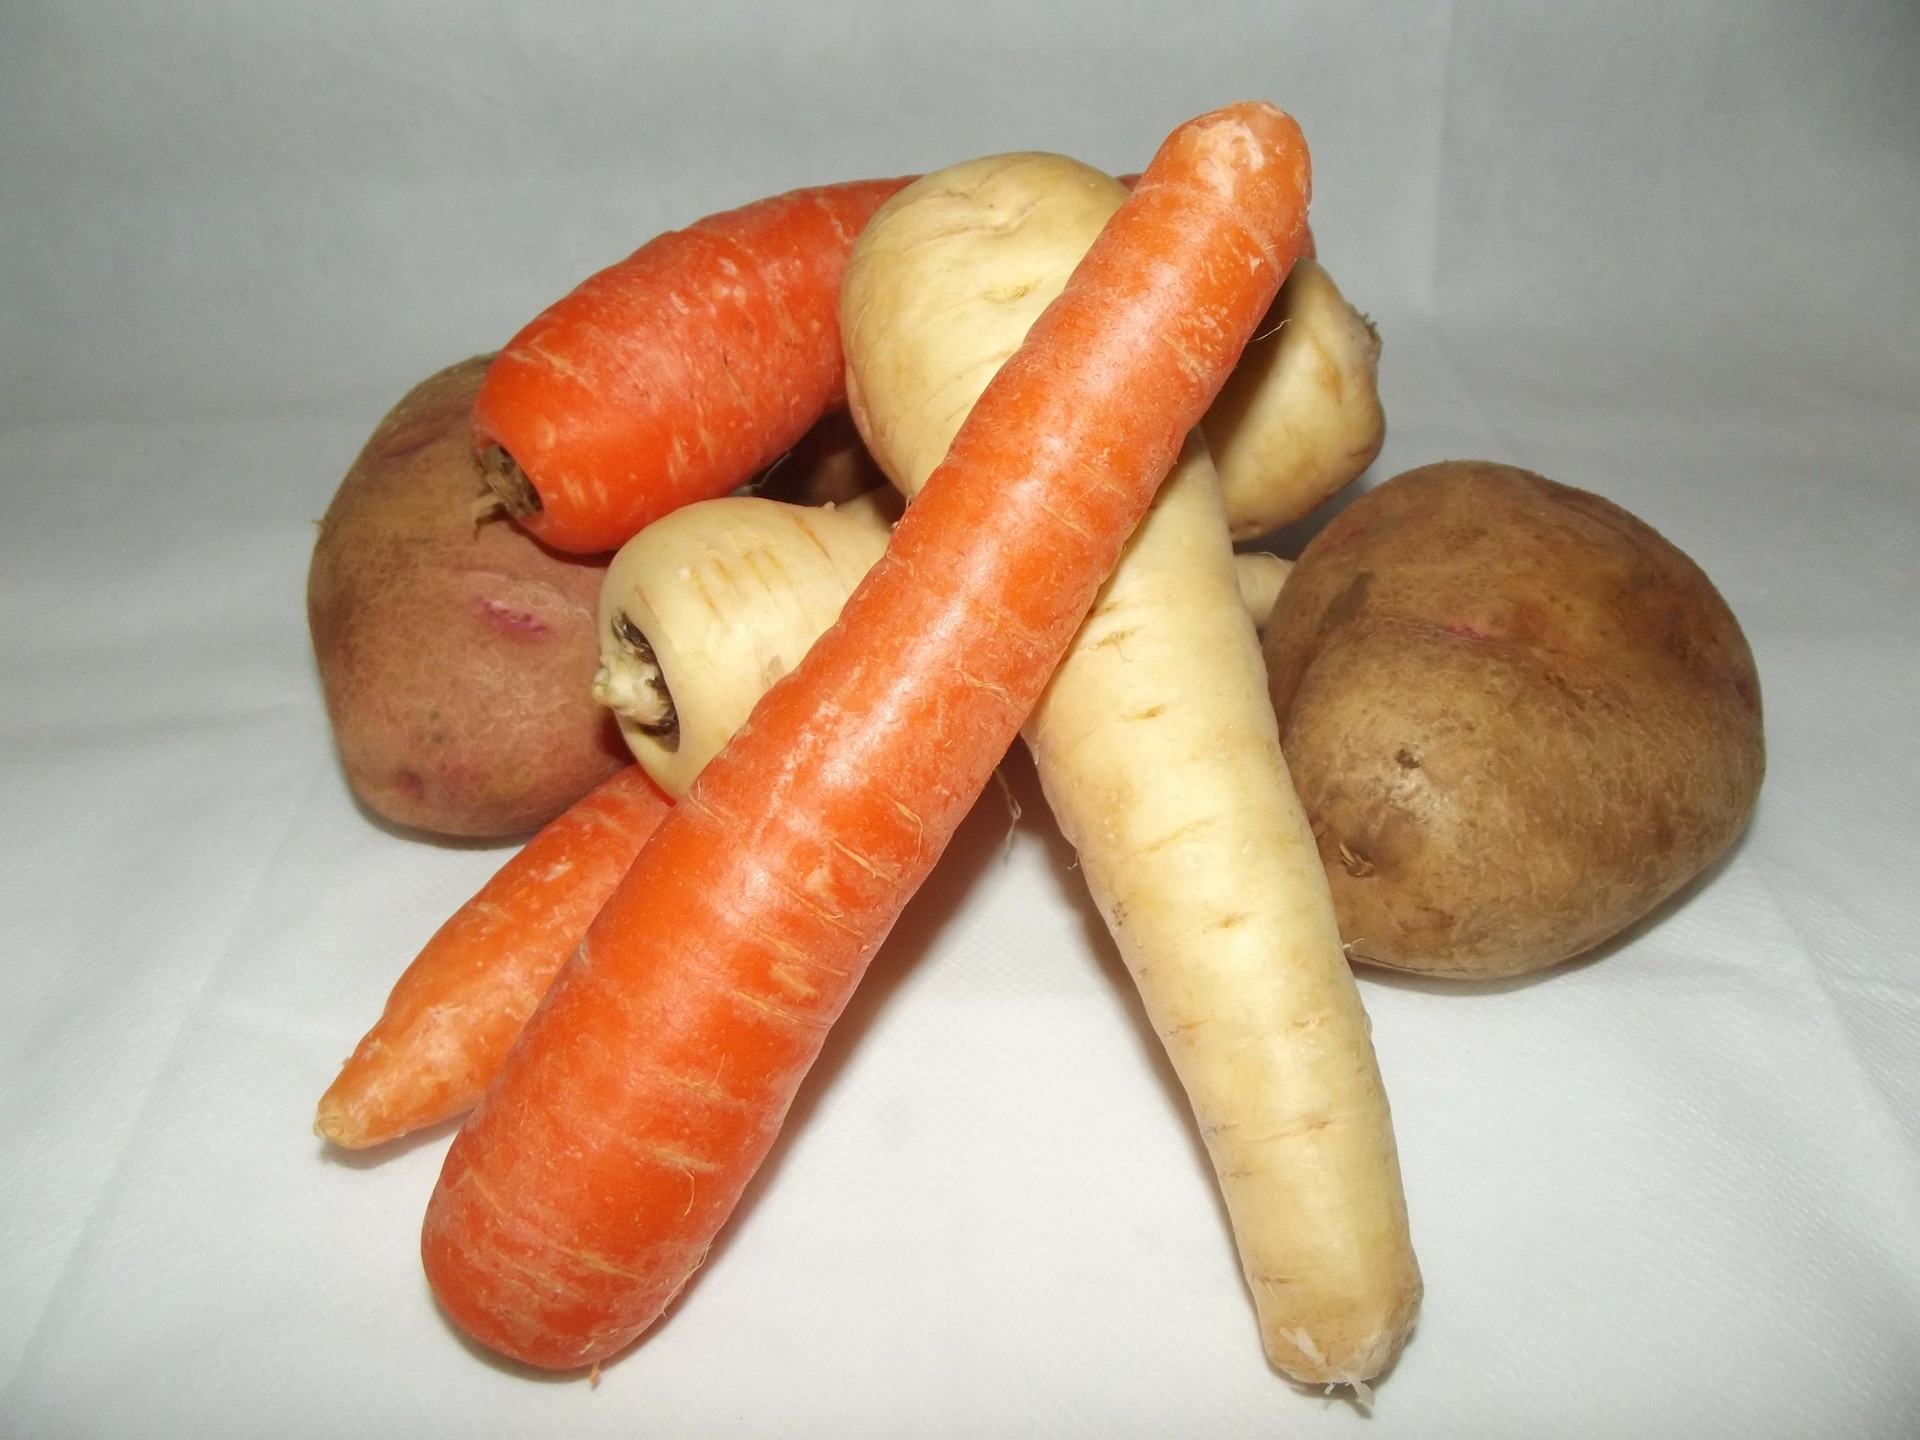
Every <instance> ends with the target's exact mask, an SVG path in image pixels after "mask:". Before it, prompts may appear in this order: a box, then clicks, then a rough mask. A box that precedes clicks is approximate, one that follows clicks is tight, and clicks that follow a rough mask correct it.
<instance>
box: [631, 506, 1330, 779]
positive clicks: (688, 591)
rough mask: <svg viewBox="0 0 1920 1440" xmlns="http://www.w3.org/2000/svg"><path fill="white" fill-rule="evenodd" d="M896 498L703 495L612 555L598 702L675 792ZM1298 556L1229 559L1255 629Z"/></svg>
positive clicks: (865, 559)
mask: <svg viewBox="0 0 1920 1440" xmlns="http://www.w3.org/2000/svg"><path fill="white" fill-rule="evenodd" d="M899 503H900V501H899V496H898V495H897V494H895V492H894V491H892V490H888V491H886V492H884V495H883V496H872V495H862V496H860V497H858V498H856V499H854V500H851V501H849V502H847V503H846V504H844V505H840V506H837V507H835V506H823V507H811V506H808V507H803V506H799V505H790V504H787V503H785V502H782V501H775V500H767V499H763V498H760V497H757V496H745V495H729V496H725V497H723V498H722V499H719V500H703V501H700V502H698V503H697V504H693V505H688V506H685V507H683V508H682V509H679V510H676V511H674V512H673V513H672V514H670V515H667V516H664V517H662V518H661V519H660V520H657V521H655V522H654V523H653V524H652V525H649V526H648V527H647V528H646V529H645V530H642V531H641V532H640V533H639V534H638V535H636V536H635V537H634V538H633V539H632V540H630V541H628V542H627V544H626V546H625V547H623V548H622V549H621V551H620V553H619V554H618V555H617V556H615V558H614V562H613V564H612V566H611V567H610V568H609V570H608V572H607V581H606V584H605V586H604V587H603V588H602V591H601V604H600V620H599V635H600V670H599V673H598V674H597V675H595V677H594V682H593V693H594V698H595V699H597V700H598V701H599V702H600V703H601V704H602V705H605V706H607V707H609V708H610V709H612V710H613V711H614V714H615V717H616V718H617V719H618V721H619V722H620V729H621V733H622V734H623V735H624V736H625V737H626V739H627V743H628V746H629V747H630V748H631V750H632V751H633V757H634V759H636V760H637V761H639V762H640V765H641V767H642V768H643V769H645V770H646V772H647V773H648V775H649V776H651V777H652V779H653V781H654V783H655V784H657V785H659V786H660V788H661V789H662V790H665V791H666V792H667V793H668V794H669V795H672V796H675V797H676V798H677V797H678V796H680V795H683V794H685V793H686V789H687V786H688V785H690V784H691V783H692V782H693V777H694V776H695V775H697V774H699V773H700V769H701V767H702V766H704V765H705V764H706V763H707V761H708V760H710V759H712V758H713V756H714V755H715V754H716V753H718V751H719V749H720V747H721V746H722V745H724V744H725V743H726V742H727V741H728V740H729V739H731V738H732V736H733V733H734V732H735V731H736V730H738V729H739V728H740V727H741V726H742V725H744V724H745V723H746V720H747V716H748V714H750V713H751V712H752V710H753V707H754V704H755V703H756V702H757V701H758V700H759V699H760V696H761V695H762V694H763V693H765V691H766V688H767V687H768V686H769V685H771V684H772V683H773V682H774V681H775V680H777V679H779V678H780V676H782V675H784V674H785V673H786V672H787V671H788V670H790V669H792V668H793V666H794V665H795V664H796V663H798V661H799V659H800V657H801V656H802V655H804V654H806V653H807V651H808V649H810V648H811V647H812V645H813V642H814V641H815V640H817V639H819V638H820V634H821V632H822V631H824V630H825V629H826V628H827V626H828V625H830V624H832V623H833V621H834V619H835V618H836V617H837V616H838V615H839V613H840V607H841V606H842V605H843V604H845V603H846V599H847V597H848V596H849V595H851V594H852V593H853V587H854V586H855V585H856V584H858V583H859V580H860V577H861V576H862V575H863V574H865V573H866V568H867V567H868V566H870V565H872V564H873V562H874V561H876V560H877V559H879V557H880V552H881V551H882V550H884V549H885V548H886V543H887V534H888V531H889V529H890V526H891V518H890V517H891V510H892V508H893V507H894V506H897V505H898V504H899ZM1291 568H1292V565H1291V562H1289V561H1286V560H1283V559H1281V558H1280V557H1279V556H1278V555H1271V554H1268V553H1266V552H1264V551H1249V552H1247V553H1246V554H1243V555H1236V556H1235V557H1234V571H1235V575H1236V578H1237V579H1238V581H1239V589H1240V595H1241V599H1242V603H1243V604H1245V606H1246V607H1247V612H1248V614H1249V615H1251V616H1252V617H1253V619H1254V623H1255V624H1256V625H1262V626H1263V625H1265V624H1266V622H1267V618H1268V617H1269V616H1271V615H1272V614H1273V607H1274V604H1275V601H1276V600H1277V599H1278V597H1279V593H1280V585H1281V583H1282V582H1283V581H1284V580H1285V579H1286V575H1287V571H1288V570H1290V569H1291Z"/></svg>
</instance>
